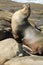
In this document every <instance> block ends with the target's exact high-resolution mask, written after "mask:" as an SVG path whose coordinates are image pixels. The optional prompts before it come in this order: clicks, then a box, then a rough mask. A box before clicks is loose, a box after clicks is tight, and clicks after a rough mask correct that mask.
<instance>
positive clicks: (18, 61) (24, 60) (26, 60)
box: [4, 56, 43, 65]
mask: <svg viewBox="0 0 43 65" xmlns="http://www.w3.org/2000/svg"><path fill="white" fill-rule="evenodd" d="M38 64H39V65H43V57H38V56H26V57H18V58H13V59H11V60H9V61H8V62H6V63H4V65H38Z"/></svg>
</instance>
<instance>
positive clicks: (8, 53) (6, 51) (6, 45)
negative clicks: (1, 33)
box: [0, 38, 19, 65]
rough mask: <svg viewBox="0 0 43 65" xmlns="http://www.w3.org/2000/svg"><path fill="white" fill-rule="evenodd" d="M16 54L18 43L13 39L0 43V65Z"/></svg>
mask: <svg viewBox="0 0 43 65" xmlns="http://www.w3.org/2000/svg"><path fill="white" fill-rule="evenodd" d="M18 52H19V48H18V43H17V42H16V41H15V40H14V39H12V38H8V39H5V40H3V41H0V65H1V64H3V63H4V62H5V61H7V60H9V59H11V58H13V57H15V56H16V55H17V53H18Z"/></svg>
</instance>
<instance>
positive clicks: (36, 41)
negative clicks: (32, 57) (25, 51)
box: [23, 27, 43, 54]
mask: <svg viewBox="0 0 43 65" xmlns="http://www.w3.org/2000/svg"><path fill="white" fill-rule="evenodd" d="M23 44H25V45H26V46H28V47H30V49H31V50H32V52H31V53H32V54H36V53H38V54H43V34H41V32H39V31H37V30H35V29H34V28H32V27H28V29H27V30H25V32H24V39H23Z"/></svg>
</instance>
